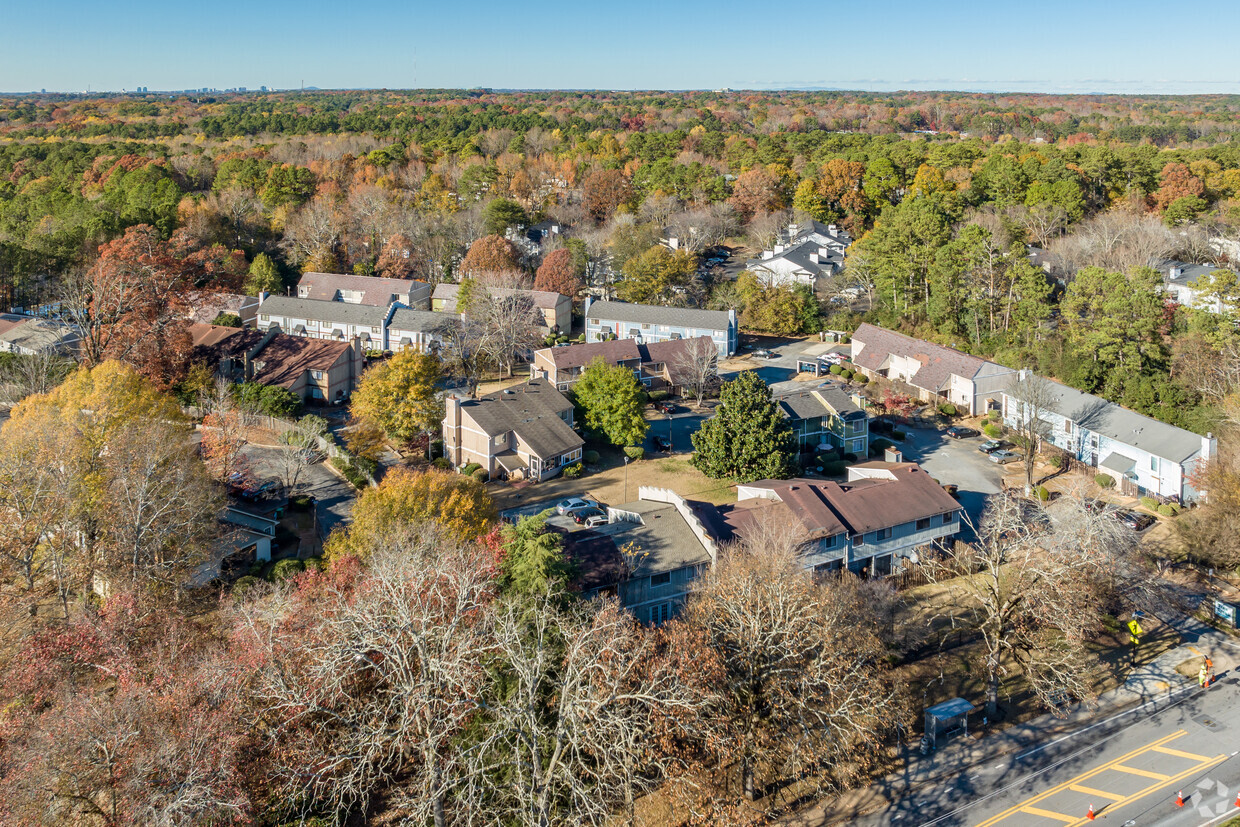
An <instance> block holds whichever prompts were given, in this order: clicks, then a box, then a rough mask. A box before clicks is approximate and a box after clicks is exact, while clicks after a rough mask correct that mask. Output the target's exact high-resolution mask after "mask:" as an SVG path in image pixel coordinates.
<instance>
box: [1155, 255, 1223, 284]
mask: <svg viewBox="0 0 1240 827" xmlns="http://www.w3.org/2000/svg"><path fill="white" fill-rule="evenodd" d="M1172 268H1175V269H1176V270H1177V273H1176V276H1175V278H1172V277H1171V270H1172ZM1218 269H1219V268H1218V267H1215V266H1214V265H1213V264H1186V263H1184V262H1182V261H1164V262H1163V263H1162V264H1160V265H1158V270H1159V272H1161V273H1162V275H1163V283H1164V284H1192V283H1193V282H1195V281H1197V279H1198V278H1200V277H1201V276H1204V275H1206V274H1207V273H1213V272H1214V271H1215V270H1218Z"/></svg>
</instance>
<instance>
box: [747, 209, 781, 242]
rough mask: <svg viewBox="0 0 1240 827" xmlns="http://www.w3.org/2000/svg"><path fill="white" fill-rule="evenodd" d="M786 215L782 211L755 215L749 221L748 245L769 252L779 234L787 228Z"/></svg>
mask: <svg viewBox="0 0 1240 827" xmlns="http://www.w3.org/2000/svg"><path fill="white" fill-rule="evenodd" d="M788 222H789V218H788V213H787V212H784V211H782V210H781V211H777V212H761V213H755V214H754V217H753V218H751V219H749V228H748V234H749V243H750V244H752V245H754V246H755V247H757V248H758V249H761V250H769V249H771V248H772V247H774V246H775V242H776V241H778V240H779V234H780V232H781V231H782V230H783V229H784V227H786V226H788Z"/></svg>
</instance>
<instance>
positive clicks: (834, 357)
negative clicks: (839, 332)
mask: <svg viewBox="0 0 1240 827" xmlns="http://www.w3.org/2000/svg"><path fill="white" fill-rule="evenodd" d="M818 358H819V359H821V360H822V361H824V362H826V363H827V364H828V365H842V364H844V363H845V362H847V361H848V357H847V356H845V355H844V354H842V353H839V352H837V351H834V350H833V351H831V352H830V353H824V354H822V355H821V356H819V357H818Z"/></svg>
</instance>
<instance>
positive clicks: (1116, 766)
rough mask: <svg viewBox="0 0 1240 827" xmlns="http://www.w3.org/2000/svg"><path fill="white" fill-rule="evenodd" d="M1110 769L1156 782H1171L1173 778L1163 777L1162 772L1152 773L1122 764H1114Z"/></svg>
mask: <svg viewBox="0 0 1240 827" xmlns="http://www.w3.org/2000/svg"><path fill="white" fill-rule="evenodd" d="M1108 769H1112V770H1115V771H1116V772H1126V773H1128V774H1130V775H1139V776H1141V777H1142V778H1152V779H1154V780H1155V781H1170V780H1171V776H1169V775H1163V774H1162V773H1161V772H1150V771H1149V770H1138V769H1134V768H1133V767H1125V766H1123V765H1122V764H1112V765H1111V766H1110V767H1109V768H1108Z"/></svg>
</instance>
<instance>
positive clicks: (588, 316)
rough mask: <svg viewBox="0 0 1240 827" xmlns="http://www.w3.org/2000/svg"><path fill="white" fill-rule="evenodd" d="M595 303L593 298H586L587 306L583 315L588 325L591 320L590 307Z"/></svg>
mask: <svg viewBox="0 0 1240 827" xmlns="http://www.w3.org/2000/svg"><path fill="white" fill-rule="evenodd" d="M593 303H594V297H593V296H586V306H585V307H583V308H582V309H581V315H582V316H583V317H584V318H585V320H586V322H587V324H588V323H589V320H590V305H591V304H593Z"/></svg>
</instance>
